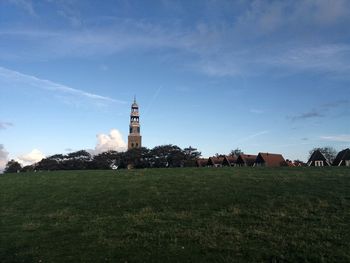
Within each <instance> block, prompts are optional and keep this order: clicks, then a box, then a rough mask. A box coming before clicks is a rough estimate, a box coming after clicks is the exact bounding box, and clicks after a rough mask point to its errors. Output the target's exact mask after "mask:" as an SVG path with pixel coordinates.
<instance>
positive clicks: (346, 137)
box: [320, 134, 350, 143]
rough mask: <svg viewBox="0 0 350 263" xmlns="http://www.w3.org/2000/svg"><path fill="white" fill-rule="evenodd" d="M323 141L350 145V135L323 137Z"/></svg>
mask: <svg viewBox="0 0 350 263" xmlns="http://www.w3.org/2000/svg"><path fill="white" fill-rule="evenodd" d="M320 138H321V139H322V140H325V141H332V142H349V143H350V134H341V135H333V136H321V137H320Z"/></svg>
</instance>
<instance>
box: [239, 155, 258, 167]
mask: <svg viewBox="0 0 350 263" xmlns="http://www.w3.org/2000/svg"><path fill="white" fill-rule="evenodd" d="M256 157H257V156H256V155H252V154H240V155H239V156H238V158H237V159H242V161H243V162H244V163H245V164H246V165H248V166H253V164H254V163H255V160H256Z"/></svg>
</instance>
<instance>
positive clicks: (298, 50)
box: [0, 0, 350, 77]
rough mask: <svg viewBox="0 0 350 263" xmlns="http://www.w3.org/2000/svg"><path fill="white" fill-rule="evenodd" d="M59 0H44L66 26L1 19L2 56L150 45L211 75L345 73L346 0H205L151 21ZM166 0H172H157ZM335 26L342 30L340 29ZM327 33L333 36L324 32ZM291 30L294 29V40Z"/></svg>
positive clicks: (90, 53)
mask: <svg viewBox="0 0 350 263" xmlns="http://www.w3.org/2000/svg"><path fill="white" fill-rule="evenodd" d="M8 1H12V2H13V3H16V4H17V5H19V4H21V3H22V4H24V3H27V5H28V6H29V7H28V8H29V10H30V6H31V8H32V5H31V4H30V3H31V1H25V0H8ZM62 2H63V1H60V3H62ZM65 2H67V3H68V2H69V3H70V4H68V5H67V4H56V3H55V1H50V3H51V4H53V5H55V8H57V9H58V12H56V13H55V15H56V16H57V17H55V19H60V18H62V17H64V18H65V19H66V20H67V21H69V23H70V24H71V27H67V28H65V29H64V30H50V29H48V28H47V27H42V28H41V29H33V28H38V27H37V26H36V27H34V26H33V27H30V26H28V27H27V28H20V30H19V29H18V28H16V26H15V25H14V26H13V28H11V25H10V26H8V25H7V26H6V28H4V29H2V30H1V27H0V34H5V37H4V39H3V40H2V41H5V43H8V45H4V46H6V49H3V50H2V51H1V52H0V57H3V58H7V59H10V58H11V57H14V58H15V59H23V58H25V59H27V58H30V59H42V58H45V59H47V58H52V57H83V58H86V57H94V56H95V57H100V56H108V55H110V54H117V53H119V52H123V51H125V50H137V51H138V52H140V51H148V50H150V49H152V50H158V51H161V52H159V53H161V54H162V55H164V56H165V57H166V56H167V57H172V59H170V60H171V61H174V60H175V61H176V62H178V61H181V62H180V63H182V64H181V66H182V67H183V66H184V65H185V66H186V68H187V69H189V70H195V71H199V72H201V73H203V74H207V75H210V76H217V77H226V76H240V75H256V74H264V72H266V71H269V70H274V72H276V69H277V70H278V71H282V72H283V73H285V72H287V74H288V73H290V71H292V73H294V72H295V71H297V72H299V71H302V72H305V71H306V72H317V73H327V72H331V73H336V74H341V75H342V76H348V75H349V73H350V62H349V61H350V45H349V43H348V41H347V39H348V38H349V37H350V33H348V31H347V30H341V29H342V28H343V27H344V28H347V25H348V24H349V22H350V2H349V1H346V0H333V1H331V2H330V1H329V0H309V1H303V0H286V1H263V0H254V1H210V0H208V1H203V5H202V7H203V10H201V12H203V13H204V14H205V17H206V18H208V20H207V21H206V22H198V20H196V19H193V22H189V23H188V24H187V23H186V25H185V24H182V23H181V22H179V20H176V19H165V20H162V21H158V22H157V23H155V22H154V20H152V19H147V18H144V19H143V18H134V17H131V18H130V17H127V18H125V17H124V18H123V17H119V16H115V17H108V18H106V17H105V16H101V17H98V16H97V17H94V18H93V19H92V18H91V17H83V15H82V14H81V13H80V12H79V8H78V6H77V5H75V4H74V1H65ZM166 2H171V1H162V3H166ZM28 3H29V4H28ZM24 5H25V4H24ZM88 5H89V3H88V4H87V6H88ZM173 5H174V4H172V5H171V6H173ZM163 6H165V7H166V8H165V9H164V12H169V13H170V12H171V14H172V15H173V16H174V14H173V13H174V12H179V13H178V15H179V17H181V15H187V14H186V12H190V11H191V10H187V9H188V7H186V5H185V4H180V3H176V6H177V7H176V8H174V9H171V10H170V9H169V7H167V6H169V4H163ZM93 7H95V6H93ZM32 9H33V8H32ZM236 10H239V11H236ZM33 12H34V11H33ZM183 12H185V14H183ZM215 12H216V13H222V14H226V15H227V16H229V17H232V18H233V19H232V21H231V20H230V21H227V20H224V19H219V20H216V19H209V18H211V17H215V15H216V13H215ZM191 15H192V14H191ZM43 24H44V23H43ZM337 26H338V27H337ZM77 27H79V30H76V28H77ZM339 28H340V30H339ZM338 31H342V32H341V34H340V33H339V32H338ZM53 32H54V33H53ZM246 32H249V34H246ZM330 34H331V35H332V36H333V37H334V38H330V37H329V35H330ZM291 36H296V37H293V39H295V40H294V41H291V39H292V38H291ZM315 39H317V43H319V44H318V45H315V43H314V42H315V41H314V40H315ZM19 40H21V41H22V43H23V44H24V45H26V46H27V47H30V48H27V49H18V47H17V45H11V43H12V42H13V41H16V42H17V43H18V41H19ZM28 50H30V52H28ZM179 57H181V59H179Z"/></svg>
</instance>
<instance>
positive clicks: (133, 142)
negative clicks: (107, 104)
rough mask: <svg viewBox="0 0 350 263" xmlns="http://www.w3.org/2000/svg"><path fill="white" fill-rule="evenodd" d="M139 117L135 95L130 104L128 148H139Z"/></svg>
mask: <svg viewBox="0 0 350 263" xmlns="http://www.w3.org/2000/svg"><path fill="white" fill-rule="evenodd" d="M139 119H140V115H139V105H137V103H136V97H135V98H134V103H133V104H132V105H131V113H130V126H129V136H128V150H130V149H133V148H141V134H140V120H139Z"/></svg>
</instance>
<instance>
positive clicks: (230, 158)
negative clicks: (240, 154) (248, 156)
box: [222, 155, 237, 166]
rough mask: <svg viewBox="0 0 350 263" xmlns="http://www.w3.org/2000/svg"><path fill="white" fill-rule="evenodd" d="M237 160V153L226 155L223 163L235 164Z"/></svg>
mask: <svg viewBox="0 0 350 263" xmlns="http://www.w3.org/2000/svg"><path fill="white" fill-rule="evenodd" d="M236 161H237V156H236V155H229V156H225V157H224V160H223V163H222V164H224V162H226V163H227V164H228V165H230V166H232V165H233V164H235V163H236Z"/></svg>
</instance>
